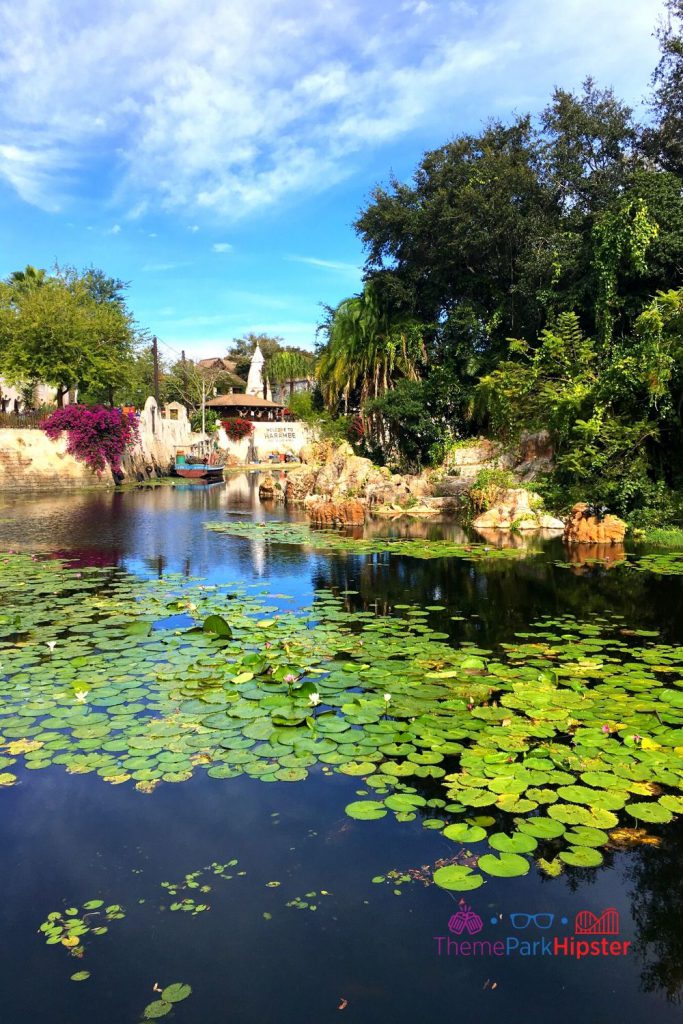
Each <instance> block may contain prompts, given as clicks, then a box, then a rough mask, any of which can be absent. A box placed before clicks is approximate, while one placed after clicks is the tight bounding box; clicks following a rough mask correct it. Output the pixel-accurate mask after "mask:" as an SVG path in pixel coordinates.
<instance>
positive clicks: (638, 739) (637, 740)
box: [633, 732, 643, 743]
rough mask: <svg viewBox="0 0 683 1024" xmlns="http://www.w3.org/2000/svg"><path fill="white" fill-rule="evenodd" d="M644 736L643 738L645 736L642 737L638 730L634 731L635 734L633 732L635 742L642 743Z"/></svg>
mask: <svg viewBox="0 0 683 1024" xmlns="http://www.w3.org/2000/svg"><path fill="white" fill-rule="evenodd" d="M642 738H643V737H642V736H639V735H638V733H637V732H634V734H633V739H634V742H635V743H640V741H641V740H642Z"/></svg>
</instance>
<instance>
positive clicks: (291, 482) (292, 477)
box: [285, 466, 317, 505]
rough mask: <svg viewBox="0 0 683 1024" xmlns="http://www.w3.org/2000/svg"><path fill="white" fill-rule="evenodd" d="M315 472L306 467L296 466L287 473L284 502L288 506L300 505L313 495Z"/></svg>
mask: <svg viewBox="0 0 683 1024" xmlns="http://www.w3.org/2000/svg"><path fill="white" fill-rule="evenodd" d="M316 477H317V471H316V470H315V469H313V468H310V467H308V466H298V467H296V468H295V469H292V470H290V472H289V473H287V483H286V484H285V501H286V502H287V504H288V505H299V504H302V503H303V501H304V499H305V498H307V497H308V495H309V494H312V493H313V488H314V487H315V481H316Z"/></svg>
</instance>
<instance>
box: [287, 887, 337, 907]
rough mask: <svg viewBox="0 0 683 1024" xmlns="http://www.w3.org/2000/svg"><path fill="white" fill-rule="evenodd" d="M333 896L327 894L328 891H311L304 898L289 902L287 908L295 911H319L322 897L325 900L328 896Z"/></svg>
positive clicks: (300, 897)
mask: <svg viewBox="0 0 683 1024" xmlns="http://www.w3.org/2000/svg"><path fill="white" fill-rule="evenodd" d="M331 895H332V893H331V892H327V890H326V889H321V890H320V892H314V891H311V892H307V893H305V894H304V895H303V896H295V897H294V899H291V900H288V901H287V903H285V906H286V907H289V908H291V909H293V910H317V909H318V904H319V902H320V899H321V897H322V898H323V899H324V898H325V897H326V896H331Z"/></svg>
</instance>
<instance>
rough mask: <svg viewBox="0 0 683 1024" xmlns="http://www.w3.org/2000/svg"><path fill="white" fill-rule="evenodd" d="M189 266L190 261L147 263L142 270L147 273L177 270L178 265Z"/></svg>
mask: <svg viewBox="0 0 683 1024" xmlns="http://www.w3.org/2000/svg"><path fill="white" fill-rule="evenodd" d="M189 266H190V264H189V263H145V264H144V266H143V267H142V270H143V271H144V272H145V273H164V272H165V271H167V270H177V269H178V267H189Z"/></svg>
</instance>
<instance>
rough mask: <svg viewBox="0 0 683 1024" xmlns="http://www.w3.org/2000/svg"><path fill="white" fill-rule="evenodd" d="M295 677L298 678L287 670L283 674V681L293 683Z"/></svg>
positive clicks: (295, 679)
mask: <svg viewBox="0 0 683 1024" xmlns="http://www.w3.org/2000/svg"><path fill="white" fill-rule="evenodd" d="M297 678H298V676H295V675H292V673H291V672H288V673H287V675H286V676H285V682H286V683H295V682H296V681H297Z"/></svg>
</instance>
